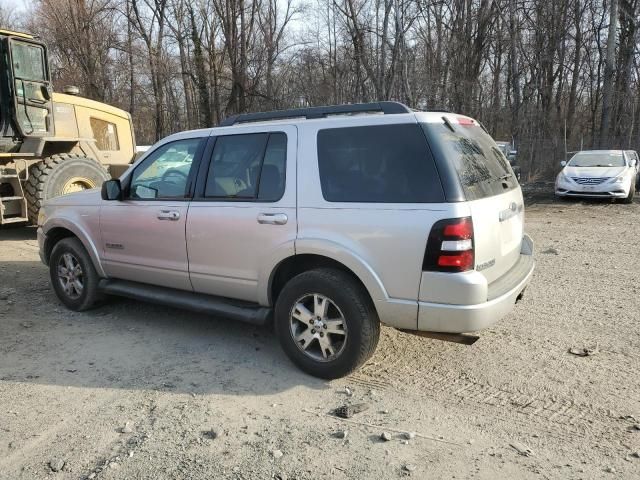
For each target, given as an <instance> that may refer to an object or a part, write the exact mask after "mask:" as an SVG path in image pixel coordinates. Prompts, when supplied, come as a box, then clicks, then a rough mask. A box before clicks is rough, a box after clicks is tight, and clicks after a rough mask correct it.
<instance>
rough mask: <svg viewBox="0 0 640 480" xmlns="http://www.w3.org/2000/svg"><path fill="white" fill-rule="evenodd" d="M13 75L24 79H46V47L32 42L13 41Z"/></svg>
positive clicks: (41, 80)
mask: <svg viewBox="0 0 640 480" xmlns="http://www.w3.org/2000/svg"><path fill="white" fill-rule="evenodd" d="M11 58H12V60H13V76H14V77H15V78H20V79H22V80H35V81H38V82H44V81H46V80H47V79H46V76H45V75H46V68H45V64H44V49H43V48H42V47H41V46H39V45H32V44H30V43H22V42H16V41H12V42H11Z"/></svg>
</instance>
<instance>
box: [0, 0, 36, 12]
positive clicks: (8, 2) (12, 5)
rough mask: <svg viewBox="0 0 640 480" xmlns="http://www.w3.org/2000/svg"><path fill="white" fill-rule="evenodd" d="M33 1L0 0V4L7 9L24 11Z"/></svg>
mask: <svg viewBox="0 0 640 480" xmlns="http://www.w3.org/2000/svg"><path fill="white" fill-rule="evenodd" d="M32 3H33V0H0V6H1V7H4V8H6V9H8V10H10V9H16V10H17V11H24V10H26V9H27V7H28V6H30V5H31V4H32Z"/></svg>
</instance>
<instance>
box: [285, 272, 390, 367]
mask: <svg viewBox="0 0 640 480" xmlns="http://www.w3.org/2000/svg"><path fill="white" fill-rule="evenodd" d="M275 327H276V332H277V335H278V338H279V340H280V344H281V345H282V348H283V350H284V351H285V353H286V354H287V356H288V357H289V358H290V359H291V360H292V361H293V363H295V364H296V365H297V366H298V367H300V368H301V369H302V370H304V371H305V372H307V373H309V374H311V375H313V376H316V377H321V378H327V379H333V378H340V377H343V376H345V375H347V374H349V373H351V372H352V371H354V370H356V369H357V368H358V367H359V366H361V365H362V364H363V363H364V362H366V361H367V360H368V359H369V358H370V357H371V355H373V352H374V351H375V349H376V346H377V344H378V339H379V338H380V321H379V319H378V315H377V313H376V311H375V309H374V307H373V304H372V303H371V300H370V299H369V296H368V294H367V292H366V291H365V289H364V287H363V286H362V285H361V284H360V283H358V282H357V281H356V280H355V279H354V278H353V277H352V276H351V275H349V274H348V273H346V272H343V271H340V270H335V269H328V268H327V269H325V268H322V269H316V270H310V271H307V272H304V273H301V274H300V275H297V276H296V277H294V278H293V279H291V280H290V281H289V282H288V283H287V284H286V285H285V287H284V288H283V290H282V292H281V293H280V295H279V297H278V300H277V302H276V310H275Z"/></svg>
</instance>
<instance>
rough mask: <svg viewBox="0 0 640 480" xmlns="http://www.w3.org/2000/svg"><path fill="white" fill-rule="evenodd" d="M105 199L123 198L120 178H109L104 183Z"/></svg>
mask: <svg viewBox="0 0 640 480" xmlns="http://www.w3.org/2000/svg"><path fill="white" fill-rule="evenodd" d="M102 199H103V200H122V185H121V184H120V180H118V179H115V180H107V181H106V182H104V183H103V184H102Z"/></svg>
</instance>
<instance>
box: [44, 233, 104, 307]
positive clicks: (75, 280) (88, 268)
mask: <svg viewBox="0 0 640 480" xmlns="http://www.w3.org/2000/svg"><path fill="white" fill-rule="evenodd" d="M49 276H50V278H51V285H52V286H53V290H54V291H55V292H56V295H57V296H58V298H59V299H60V301H61V302H62V303H64V305H65V306H66V307H67V308H69V309H70V310H74V311H76V312H81V311H83V310H88V309H90V308H91V307H93V306H94V305H95V304H96V302H97V301H98V300H100V298H101V295H100V292H99V291H98V282H99V281H100V277H98V273H97V272H96V269H95V267H94V266H93V262H92V261H91V257H89V254H88V253H87V251H86V250H85V248H84V246H83V245H82V243H80V240H78V239H77V238H71V237H69V238H64V239H62V240H60V241H59V242H58V243H56V245H55V246H54V247H53V251H52V252H51V257H50V258H49Z"/></svg>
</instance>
